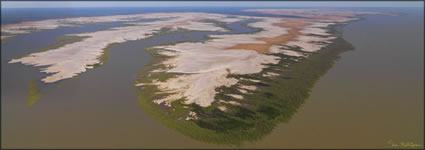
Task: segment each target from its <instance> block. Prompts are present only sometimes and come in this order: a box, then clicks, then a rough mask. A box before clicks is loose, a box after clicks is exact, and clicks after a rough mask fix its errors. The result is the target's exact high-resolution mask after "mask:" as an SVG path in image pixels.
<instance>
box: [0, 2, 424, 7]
mask: <svg viewBox="0 0 425 150" xmlns="http://www.w3.org/2000/svg"><path fill="white" fill-rule="evenodd" d="M170 6H173V7H197V6H198V7H199V6H203V7H423V6H424V2H423V1H416V2H412V1H411V2H403V1H391V2H385V1H367V2H361V1H351V2H350V1H344V2H341V1H338V2H336V1H328V2H326V1H321V2H309V1H302V2H294V1H286V2H285V1H261V2H260V1H246V2H241V1H227V2H224V1H156V2H155V1H138V2H137V1H136V2H135V1H126V2H122V1H121V2H114V1H103V2H102V1H2V2H1V8H58V7H59V8H65V7H170Z"/></svg>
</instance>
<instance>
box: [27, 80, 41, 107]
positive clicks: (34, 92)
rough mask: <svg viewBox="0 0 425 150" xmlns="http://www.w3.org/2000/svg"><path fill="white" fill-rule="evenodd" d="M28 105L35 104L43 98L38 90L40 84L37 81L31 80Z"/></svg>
mask: <svg viewBox="0 0 425 150" xmlns="http://www.w3.org/2000/svg"><path fill="white" fill-rule="evenodd" d="M28 91H29V93H28V105H30V106H31V105H33V104H35V103H36V102H37V101H38V100H40V98H41V96H43V95H42V94H41V93H40V91H39V90H38V83H37V81H36V80H31V81H30V83H29V85H28Z"/></svg>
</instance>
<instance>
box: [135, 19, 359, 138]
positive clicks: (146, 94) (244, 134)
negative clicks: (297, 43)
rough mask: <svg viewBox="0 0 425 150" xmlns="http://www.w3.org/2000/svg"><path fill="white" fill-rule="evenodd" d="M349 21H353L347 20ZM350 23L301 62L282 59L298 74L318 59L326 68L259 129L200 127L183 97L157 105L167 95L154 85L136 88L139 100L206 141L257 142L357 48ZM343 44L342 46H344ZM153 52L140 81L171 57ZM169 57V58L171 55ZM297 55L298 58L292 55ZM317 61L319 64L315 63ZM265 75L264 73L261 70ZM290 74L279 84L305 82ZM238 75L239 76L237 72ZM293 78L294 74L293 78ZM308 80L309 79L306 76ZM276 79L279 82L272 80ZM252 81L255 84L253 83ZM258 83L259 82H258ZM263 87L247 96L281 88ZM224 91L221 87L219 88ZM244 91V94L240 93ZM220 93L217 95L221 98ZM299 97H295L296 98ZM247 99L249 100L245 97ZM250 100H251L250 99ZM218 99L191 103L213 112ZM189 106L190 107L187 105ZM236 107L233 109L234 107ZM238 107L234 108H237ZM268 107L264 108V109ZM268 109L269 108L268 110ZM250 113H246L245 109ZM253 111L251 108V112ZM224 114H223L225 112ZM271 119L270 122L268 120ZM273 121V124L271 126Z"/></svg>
mask: <svg viewBox="0 0 425 150" xmlns="http://www.w3.org/2000/svg"><path fill="white" fill-rule="evenodd" d="M355 21H359V20H355ZM347 23H349V22H347ZM347 23H339V24H335V25H332V26H331V27H329V28H330V31H331V32H330V33H331V34H332V35H336V36H337V38H335V39H333V40H331V41H332V44H330V45H328V46H326V47H324V48H322V49H321V50H319V51H317V52H314V53H313V54H311V56H310V57H308V58H305V59H303V60H301V61H299V62H295V61H287V62H283V61H280V62H279V64H281V63H289V64H292V63H293V65H289V66H288V67H286V68H285V70H293V71H294V72H295V74H296V72H298V73H299V72H303V73H305V72H307V71H308V70H312V69H313V70H314V69H317V68H315V67H316V66H317V64H318V63H317V62H319V64H320V63H321V64H322V66H320V65H319V66H320V67H322V68H321V69H318V70H315V71H317V72H313V73H311V74H310V78H311V79H310V80H308V81H304V83H305V84H306V86H305V87H303V88H296V89H297V90H295V91H293V93H292V94H291V93H289V94H287V95H285V96H286V97H291V102H290V106H292V107H288V108H289V109H281V110H279V109H273V110H278V111H282V110H283V111H282V112H280V115H277V116H275V117H276V118H273V119H272V120H257V121H256V122H262V123H256V124H255V125H256V126H255V127H252V128H255V130H242V131H238V133H235V131H228V132H222V133H220V132H216V131H214V130H211V129H207V128H203V127H200V126H199V124H202V123H200V121H193V122H192V121H185V120H183V119H182V117H187V116H189V115H190V114H189V111H190V110H189V109H188V108H187V106H184V105H183V104H181V103H180V102H182V101H183V99H180V100H176V101H173V102H172V104H171V105H172V107H166V106H163V105H157V104H156V103H154V102H153V100H154V99H155V98H158V96H159V97H163V96H166V95H155V94H153V93H155V92H157V91H159V90H158V89H157V88H156V87H155V86H153V85H143V86H141V87H135V88H136V89H137V93H138V97H139V98H138V99H139V103H140V105H141V107H142V108H143V110H144V111H145V112H147V113H149V114H150V115H151V116H152V117H153V118H154V119H155V120H159V121H160V122H162V123H164V124H166V125H167V126H168V127H171V128H174V129H176V130H177V131H179V132H180V133H182V134H184V135H186V136H189V137H191V138H194V139H197V140H201V141H204V142H208V143H215V144H222V145H234V146H240V145H241V144H243V142H246V141H251V142H252V141H255V140H259V139H261V137H262V136H264V135H267V134H268V133H270V132H271V131H272V130H273V128H274V126H275V125H277V124H278V123H282V122H287V121H289V120H290V117H291V116H292V115H293V114H294V113H295V112H296V111H297V109H298V107H300V106H301V105H302V104H303V103H304V100H305V99H307V98H308V96H309V93H310V90H311V89H312V88H313V86H314V84H315V83H316V82H317V81H318V80H319V79H320V77H321V76H323V75H324V74H326V72H327V71H328V70H329V69H330V68H331V67H332V65H333V64H334V63H335V61H337V60H338V59H339V55H340V54H342V53H343V52H346V51H350V50H353V47H352V45H351V44H350V43H348V41H345V40H344V39H342V34H343V31H342V29H343V28H344V27H345V25H346V24H347ZM341 47H342V48H341ZM146 51H147V52H148V53H149V54H151V55H152V58H153V59H152V61H151V63H149V65H146V66H145V67H144V68H142V69H141V71H140V75H139V77H138V78H139V79H138V81H141V79H140V78H141V77H142V79H143V80H145V81H146V80H149V79H146V76H147V75H148V74H149V72H150V71H152V70H155V69H157V68H155V64H160V62H162V61H165V60H166V59H167V56H163V55H160V54H158V51H155V50H146ZM283 57H289V58H291V56H283ZM168 58H169V57H168ZM292 58H294V57H292ZM315 64H316V65H315ZM276 66H277V67H282V66H283V65H282V66H279V65H273V66H271V67H267V68H265V69H264V70H263V71H262V72H265V71H267V70H269V69H271V68H272V67H276ZM258 74H261V73H258ZM287 74H294V73H291V72H283V73H281V74H280V76H283V77H282V79H283V80H282V79H281V80H280V81H278V82H279V83H278V84H277V85H286V86H287V87H289V88H285V89H290V88H294V85H297V84H298V83H302V82H300V81H298V82H296V81H295V82H288V83H292V84H283V83H280V82H287V81H288V80H287V79H288V76H286V75H287ZM173 76H174V75H171V74H170V76H167V75H165V76H164V77H163V78H161V80H165V79H167V78H169V77H173ZM236 76H238V75H236ZM240 76H254V78H255V75H251V74H248V75H240ZM256 77H257V79H258V78H261V77H259V75H257V76H256ZM291 78H293V77H291ZM303 79H305V78H303ZM265 82H266V83H270V82H271V80H268V81H267V80H265ZM272 82H275V83H276V81H272ZM251 84H252V83H251ZM254 84H256V83H254ZM263 84H264V79H263ZM258 87H259V89H258V90H255V93H253V94H245V95H244V96H246V95H247V96H248V97H246V98H245V99H256V101H261V100H259V99H258V97H256V96H258V95H261V94H265V93H267V91H274V92H275V93H279V92H280V91H277V90H273V89H275V88H276V86H263V87H261V86H257V88H258ZM221 89H222V90H223V91H235V90H236V89H237V87H236V85H234V86H232V87H221ZM219 90H220V88H219ZM294 93H303V94H301V95H299V96H298V97H297V96H296V94H294ZM240 94H243V93H240ZM220 95H221V96H224V95H225V92H221V93H219V94H217V96H218V97H220ZM217 96H216V97H217ZM294 96H295V97H294ZM244 101H247V100H244ZM248 101H249V100H248ZM216 103H217V101H215V102H214V103H213V104H211V106H208V107H206V108H202V107H199V106H197V105H196V104H192V105H190V106H192V107H195V108H196V109H199V111H205V112H213V111H214V110H216V109H218V108H217V104H216ZM185 107H186V108H185ZM267 108H268V109H270V107H267ZM171 109H173V110H174V112H172V113H171V111H170V110H171ZM230 109H232V108H230ZM233 109H234V108H233ZM263 109H264V108H263ZM264 110H266V109H264ZM241 111H244V109H241ZM245 113H246V112H245ZM265 113H266V114H267V113H268V114H271V115H268V116H270V117H273V112H265ZM248 114H249V111H248ZM221 115H222V114H221ZM266 122H267V123H266ZM270 124H272V125H271V126H270ZM220 125H221V126H223V125H224V124H220ZM204 127H205V126H204Z"/></svg>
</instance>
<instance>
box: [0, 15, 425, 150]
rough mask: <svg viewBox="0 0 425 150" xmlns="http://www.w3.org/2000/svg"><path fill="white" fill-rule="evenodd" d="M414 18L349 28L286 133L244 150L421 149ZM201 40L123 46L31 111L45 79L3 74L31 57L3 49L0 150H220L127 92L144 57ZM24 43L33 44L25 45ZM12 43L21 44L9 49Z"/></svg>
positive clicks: (284, 126)
mask: <svg viewBox="0 0 425 150" xmlns="http://www.w3.org/2000/svg"><path fill="white" fill-rule="evenodd" d="M419 14H423V11H421V12H414V13H411V14H408V15H403V16H396V17H395V16H372V15H368V16H365V17H364V18H365V20H362V21H359V22H352V23H350V24H349V25H347V26H346V27H345V28H344V34H343V36H344V38H345V39H346V40H347V41H349V42H350V43H352V44H353V45H354V47H355V50H354V51H349V52H345V53H343V55H342V57H341V59H340V60H338V61H337V62H336V64H335V65H334V67H333V68H331V69H330V70H329V72H328V73H327V74H326V75H324V76H323V77H322V78H321V79H320V80H319V81H318V82H317V84H316V85H315V87H314V88H313V89H312V92H311V95H310V97H309V98H308V99H307V100H306V102H305V104H304V105H303V106H302V107H301V108H300V109H299V111H298V112H297V113H296V114H295V115H294V116H292V119H291V120H290V121H289V123H281V124H279V125H278V126H277V127H276V128H275V129H274V131H273V132H272V133H270V134H269V135H267V136H265V137H263V139H261V140H260V141H257V142H254V143H244V144H243V145H242V147H243V148H313V147H315V148H381V147H384V148H385V147H391V146H390V145H389V144H388V141H390V140H392V141H393V143H395V144H397V143H400V142H413V143H415V144H419V145H423V144H424V143H423V131H424V130H423V125H424V124H423V121H424V120H423V117H424V116H423V111H424V108H423V99H424V96H423V90H424V85H423V75H424V74H423V67H424V66H423V64H424V62H423V61H424V58H423V54H424V50H423V49H424V46H423V40H424V38H423V36H424V35H423V15H419ZM236 26H237V25H236ZM234 28H238V31H239V32H249V30H247V29H242V27H240V26H239V27H234ZM57 32H59V31H57ZM34 34H35V33H34ZM39 34H41V33H39ZM205 34H206V33H187V34H186V35H184V34H175V35H170V36H163V37H158V38H152V39H149V40H143V41H132V42H127V43H124V44H120V45H118V46H116V47H113V48H112V50H111V54H110V59H109V61H108V62H107V63H106V64H105V65H104V66H101V67H98V68H96V69H91V70H89V71H87V72H85V73H83V74H81V75H80V76H79V77H77V78H74V79H70V80H65V81H61V82H59V83H57V84H52V85H44V84H41V86H40V91H41V93H42V94H43V96H42V98H41V99H40V100H39V101H37V102H36V103H35V104H34V105H31V106H29V105H28V104H27V103H28V102H27V94H28V84H29V82H30V81H31V80H39V79H41V78H42V77H43V74H41V73H38V71H37V70H36V68H34V67H29V66H24V65H22V64H7V60H6V59H10V57H17V55H18V53H19V55H20V54H21V53H22V54H24V52H23V51H25V50H26V51H33V50H36V49H33V50H31V49H26V48H16V47H15V48H5V47H6V46H7V45H2V97H1V99H2V104H1V107H2V130H1V131H2V133H1V134H2V147H3V148H225V146H220V145H213V144H208V143H203V142H199V141H197V140H195V139H191V138H189V137H186V136H184V135H182V134H180V133H178V132H177V131H175V130H174V129H171V128H168V127H166V126H165V125H163V124H161V123H160V122H159V121H157V120H154V119H152V118H151V117H150V116H149V115H148V114H146V113H145V112H144V111H143V110H142V109H141V107H140V106H139V105H140V104H139V103H138V100H137V95H136V89H135V88H134V87H133V83H134V81H135V80H136V76H137V73H138V71H139V70H140V69H141V68H142V67H143V66H144V65H145V64H147V63H148V62H149V60H150V59H151V56H149V55H148V54H147V53H146V52H145V51H144V50H143V49H144V48H146V47H149V46H152V45H158V44H161V43H162V44H164V43H165V42H164V41H168V42H172V41H179V40H178V39H182V40H198V39H202V38H203V36H204V35H205ZM210 34H211V33H210ZM37 36H40V35H37ZM53 37H54V36H53ZM182 37H185V38H186V39H184V38H182ZM22 38H23V39H21V40H23V41H28V42H27V44H29V45H30V44H31V42H29V41H31V40H30V38H29V37H22ZM16 40H19V39H18V38H17V39H16ZM13 42H18V43H19V41H13V40H12V41H11V43H9V44H13ZM21 42H22V41H21ZM33 43H42V42H33ZM45 44H46V43H45ZM46 46H47V45H46ZM7 50H9V51H7ZM11 51H13V52H11ZM6 53H10V55H7V54H6ZM15 53H16V54H15ZM4 54H6V55H4ZM12 54H13V55H12Z"/></svg>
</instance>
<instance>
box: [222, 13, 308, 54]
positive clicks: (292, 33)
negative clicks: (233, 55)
mask: <svg viewBox="0 0 425 150" xmlns="http://www.w3.org/2000/svg"><path fill="white" fill-rule="evenodd" d="M282 21H284V22H281V23H274V24H272V25H274V26H278V27H282V28H287V29H288V33H287V34H282V35H280V36H277V37H272V38H267V37H260V38H256V40H259V41H264V42H266V43H264V44H256V43H246V44H245V43H244V44H238V45H235V46H232V47H229V48H227V49H248V50H254V51H257V52H259V53H268V52H269V48H270V47H271V46H272V45H276V44H283V43H286V42H288V41H292V40H294V39H295V38H296V37H297V36H298V35H300V34H302V33H301V32H300V30H301V29H303V28H304V27H305V26H307V25H308V23H306V22H305V21H303V20H301V19H282Z"/></svg>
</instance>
